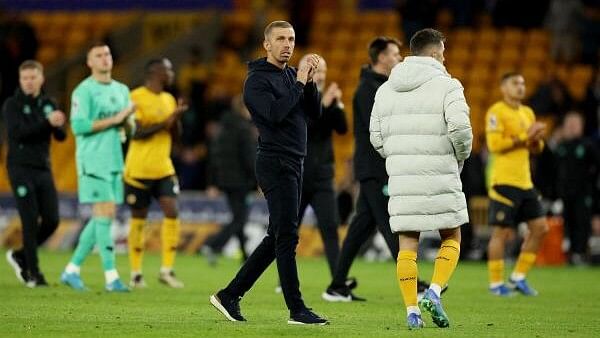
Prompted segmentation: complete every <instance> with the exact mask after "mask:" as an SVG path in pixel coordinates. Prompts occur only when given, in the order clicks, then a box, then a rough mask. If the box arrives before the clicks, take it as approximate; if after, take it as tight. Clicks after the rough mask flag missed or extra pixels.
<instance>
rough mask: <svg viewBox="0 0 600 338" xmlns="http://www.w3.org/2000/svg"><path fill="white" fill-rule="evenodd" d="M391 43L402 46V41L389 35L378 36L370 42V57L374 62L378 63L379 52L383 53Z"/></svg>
mask: <svg viewBox="0 0 600 338" xmlns="http://www.w3.org/2000/svg"><path fill="white" fill-rule="evenodd" d="M390 44H393V45H396V46H398V48H400V47H402V42H400V41H399V40H397V39H394V38H390V37H387V36H378V37H376V38H375V39H373V41H371V43H369V58H370V59H371V63H372V64H376V63H377V59H378V58H379V54H381V53H383V52H384V51H385V50H386V49H387V48H388V45H390Z"/></svg>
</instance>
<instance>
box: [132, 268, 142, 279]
mask: <svg viewBox="0 0 600 338" xmlns="http://www.w3.org/2000/svg"><path fill="white" fill-rule="evenodd" d="M138 275H140V276H141V275H142V271H141V270H140V271H131V278H133V277H135V276H138Z"/></svg>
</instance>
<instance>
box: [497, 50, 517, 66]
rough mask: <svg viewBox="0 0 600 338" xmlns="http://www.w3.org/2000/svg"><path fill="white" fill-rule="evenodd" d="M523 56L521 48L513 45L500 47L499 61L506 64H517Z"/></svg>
mask: <svg viewBox="0 0 600 338" xmlns="http://www.w3.org/2000/svg"><path fill="white" fill-rule="evenodd" d="M521 58H522V54H521V51H520V49H518V48H517V47H514V46H513V45H507V46H506V47H502V48H500V54H499V55H498V59H497V63H498V64H501V65H505V66H515V65H516V64H517V63H518V62H519V61H520V59H521Z"/></svg>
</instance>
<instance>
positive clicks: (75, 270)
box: [65, 262, 81, 275]
mask: <svg viewBox="0 0 600 338" xmlns="http://www.w3.org/2000/svg"><path fill="white" fill-rule="evenodd" d="M65 271H66V272H67V273H75V274H78V275H79V274H80V273H81V267H80V266H79V265H75V264H73V263H71V262H69V264H67V267H66V268H65Z"/></svg>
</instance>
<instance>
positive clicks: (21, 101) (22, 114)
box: [2, 89, 67, 169]
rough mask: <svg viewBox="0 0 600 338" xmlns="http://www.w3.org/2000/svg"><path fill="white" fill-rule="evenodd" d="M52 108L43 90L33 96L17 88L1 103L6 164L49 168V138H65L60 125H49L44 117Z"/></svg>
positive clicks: (54, 105)
mask: <svg viewBox="0 0 600 338" xmlns="http://www.w3.org/2000/svg"><path fill="white" fill-rule="evenodd" d="M54 110H56V104H55V103H54V102H53V101H52V100H51V99H50V97H48V96H47V95H45V94H44V93H43V92H42V93H41V94H40V95H39V96H38V97H35V98H34V97H33V96H30V95H25V93H23V91H21V89H17V90H16V92H15V94H14V95H13V96H11V97H9V98H8V99H7V100H6V101H5V102H4V105H3V107H2V114H3V115H4V121H5V123H6V134H7V136H8V155H7V165H8V166H9V167H14V166H25V167H33V168H39V169H49V168H50V152H49V149H50V137H51V136H54V138H55V139H56V140H58V141H63V140H64V139H65V138H66V137H67V134H66V132H65V129H64V127H63V128H55V127H52V125H50V122H49V121H48V119H47V115H48V114H50V113H51V112H53V111H54Z"/></svg>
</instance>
